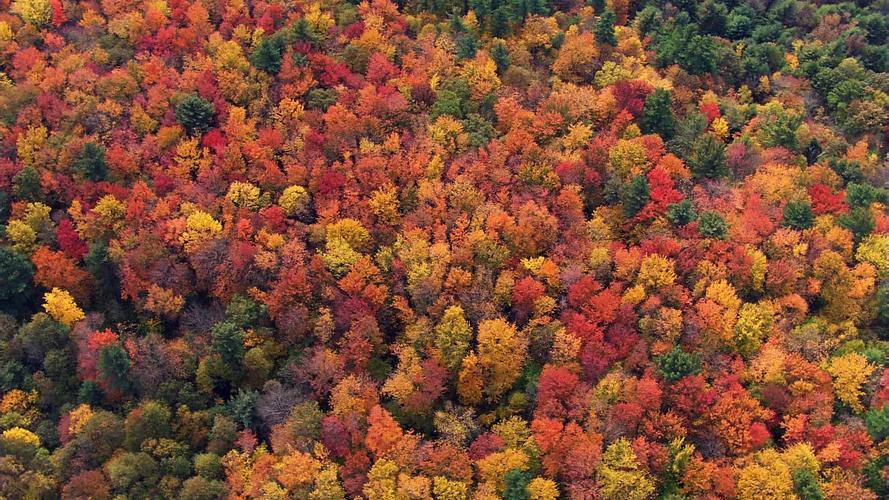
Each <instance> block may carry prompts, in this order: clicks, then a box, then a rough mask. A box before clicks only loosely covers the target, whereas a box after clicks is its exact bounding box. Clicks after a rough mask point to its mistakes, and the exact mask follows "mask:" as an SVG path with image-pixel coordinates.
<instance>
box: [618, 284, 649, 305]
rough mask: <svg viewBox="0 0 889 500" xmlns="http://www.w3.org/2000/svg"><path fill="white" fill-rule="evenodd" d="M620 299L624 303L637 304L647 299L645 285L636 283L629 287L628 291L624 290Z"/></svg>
mask: <svg viewBox="0 0 889 500" xmlns="http://www.w3.org/2000/svg"><path fill="white" fill-rule="evenodd" d="M620 300H621V302H623V303H624V304H630V305H633V306H635V305H636V304H638V303H640V302H642V301H643V300H645V287H643V286H642V285H636V286H632V287H630V288H628V289H627V291H626V292H624V294H623V296H622V297H621V298H620Z"/></svg>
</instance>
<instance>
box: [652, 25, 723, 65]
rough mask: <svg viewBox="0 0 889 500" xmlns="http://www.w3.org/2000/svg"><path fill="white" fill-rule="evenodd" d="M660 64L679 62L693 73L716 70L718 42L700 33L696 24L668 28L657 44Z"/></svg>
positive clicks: (656, 49)
mask: <svg viewBox="0 0 889 500" xmlns="http://www.w3.org/2000/svg"><path fill="white" fill-rule="evenodd" d="M655 52H657V60H658V64H660V65H662V66H669V65H671V64H678V65H679V66H680V67H681V68H682V69H684V70H685V71H688V72H689V73H690V74H692V75H702V74H704V73H712V72H714V71H716V44H715V43H714V42H713V39H712V38H710V37H709V36H706V35H699V34H698V32H697V29H696V26H695V25H694V24H687V25H684V26H677V27H673V28H667V29H666V30H665V31H664V32H662V33H661V34H660V36H659V37H658V39H657V43H656V44H655Z"/></svg>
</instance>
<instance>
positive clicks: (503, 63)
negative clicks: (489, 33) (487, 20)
mask: <svg viewBox="0 0 889 500" xmlns="http://www.w3.org/2000/svg"><path fill="white" fill-rule="evenodd" d="M491 58H492V59H493V60H494V64H496V65H497V72H498V73H503V72H504V71H506V69H507V68H509V65H510V64H512V59H511V57H510V55H509V49H507V48H506V44H505V43H503V42H497V43H495V44H494V47H493V48H491Z"/></svg>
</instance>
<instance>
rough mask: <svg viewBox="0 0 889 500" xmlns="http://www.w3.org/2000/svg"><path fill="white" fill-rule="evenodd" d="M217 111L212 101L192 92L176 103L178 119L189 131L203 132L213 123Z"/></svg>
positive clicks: (191, 132)
mask: <svg viewBox="0 0 889 500" xmlns="http://www.w3.org/2000/svg"><path fill="white" fill-rule="evenodd" d="M215 113H216V110H215V109H214V108H213V104H212V103H210V102H208V101H206V100H204V99H201V97H200V96H198V95H196V94H190V95H187V96H185V98H184V99H182V101H180V102H179V104H178V105H176V112H175V115H176V121H178V122H179V123H181V124H182V126H183V127H185V130H186V131H188V133H190V134H193V133H199V134H202V133H204V132H206V131H207V130H208V129H209V128H210V126H211V125H212V124H213V116H214V114H215Z"/></svg>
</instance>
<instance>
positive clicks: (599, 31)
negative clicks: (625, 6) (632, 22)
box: [595, 10, 617, 47]
mask: <svg viewBox="0 0 889 500" xmlns="http://www.w3.org/2000/svg"><path fill="white" fill-rule="evenodd" d="M616 21H617V15H615V14H614V12H613V11H611V10H606V11H605V12H604V13H603V14H602V17H600V18H599V21H598V22H597V23H596V31H595V34H596V41H598V42H599V43H604V44H606V45H611V46H612V47H614V46H615V45H617V36H615V34H614V23H615V22H616Z"/></svg>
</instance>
